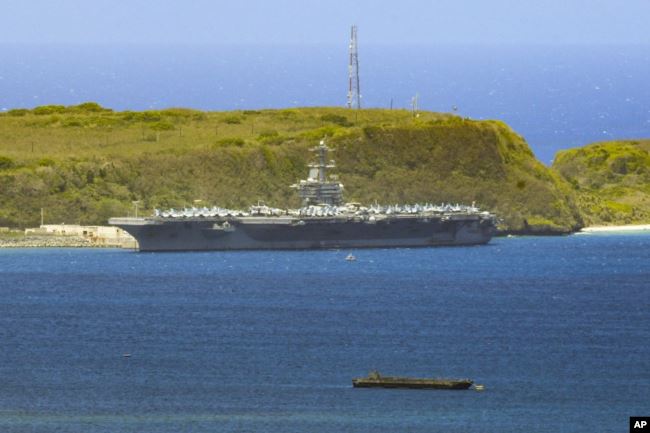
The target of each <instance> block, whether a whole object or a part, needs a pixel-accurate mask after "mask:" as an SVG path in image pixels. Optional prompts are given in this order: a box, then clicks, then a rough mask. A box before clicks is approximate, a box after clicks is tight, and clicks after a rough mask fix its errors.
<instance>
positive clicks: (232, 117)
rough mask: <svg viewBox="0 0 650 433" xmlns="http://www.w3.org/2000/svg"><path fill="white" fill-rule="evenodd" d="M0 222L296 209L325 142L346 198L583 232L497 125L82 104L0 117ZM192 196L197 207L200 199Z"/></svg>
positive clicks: (444, 118)
mask: <svg viewBox="0 0 650 433" xmlns="http://www.w3.org/2000/svg"><path fill="white" fill-rule="evenodd" d="M0 137H1V138H0V199H1V203H0V225H7V226H17V227H24V226H33V225H37V224H38V221H39V220H40V209H41V208H45V213H46V220H47V221H54V222H62V221H66V222H75V223H76V222H80V223H83V224H103V223H105V222H106V220H107V219H108V218H109V217H111V216H120V215H126V214H127V213H129V212H131V211H132V208H133V205H132V204H131V203H132V201H135V200H138V201H140V209H141V214H146V213H147V212H151V211H152V210H153V208H155V207H157V208H166V207H183V206H191V205H193V204H194V203H202V204H206V205H207V204H219V205H222V206H227V207H247V206H248V205H250V204H252V203H255V202H257V201H258V200H262V201H265V202H267V203H269V204H273V205H275V206H280V207H283V206H287V207H288V206H298V205H299V202H298V198H297V195H296V194H295V191H293V190H291V189H290V188H289V187H288V186H289V185H291V184H292V183H295V181H296V180H297V179H300V178H303V177H305V174H306V164H307V163H308V161H309V159H310V158H311V155H310V152H308V149H309V148H310V147H312V146H313V145H314V143H315V142H317V141H318V140H320V139H322V138H323V137H326V138H327V140H328V144H329V145H330V146H331V147H333V148H334V149H335V150H336V152H335V153H334V156H333V157H334V158H335V159H336V162H337V165H338V169H337V170H338V171H337V174H338V175H339V176H340V179H341V181H342V182H343V183H344V184H345V197H346V199H347V200H348V201H359V202H365V203H370V202H374V201H377V202H380V203H398V202H399V203H408V202H411V203H412V202H432V203H439V202H452V203H456V202H459V203H461V202H463V203H468V204H469V203H471V202H476V204H477V205H479V206H481V207H482V208H484V209H487V210H490V211H493V212H495V213H497V214H498V215H499V217H500V218H501V219H502V220H503V228H504V229H506V230H509V231H513V232H533V233H534V232H539V233H566V232H570V231H572V230H575V229H577V228H579V227H580V226H582V224H583V221H582V217H581V214H580V211H579V209H578V207H577V206H576V204H575V198H574V194H575V191H574V189H573V188H572V187H571V184H570V183H569V182H568V181H567V180H565V179H564V178H563V177H562V176H560V175H558V174H557V173H556V172H555V171H553V170H551V169H550V168H548V167H546V166H544V165H543V164H541V163H540V162H539V161H537V160H536V159H535V157H534V155H533V153H532V151H531V150H530V148H529V147H528V145H527V144H526V142H525V140H524V139H523V138H522V137H521V136H519V135H517V134H516V133H515V132H514V131H512V130H511V129H510V128H509V127H508V126H507V125H506V124H504V123H503V122H500V121H496V120H485V121H478V120H471V119H466V118H461V117H458V116H454V115H451V114H441V113H432V112H420V113H418V116H417V117H414V116H413V115H412V113H411V112H409V111H405V110H379V109H364V110H358V111H356V110H355V111H351V110H347V109H344V108H321V107H314V108H294V109H281V110H245V111H230V112H202V111H198V110H190V109H180V108H172V109H167V110H157V111H144V112H130V111H126V112H114V111H112V110H108V109H105V108H103V107H100V106H99V105H97V104H94V103H86V104H81V105H78V106H72V107H64V106H44V107H37V108H35V109H33V110H20V109H19V110H10V111H8V112H6V113H3V114H1V115H0ZM199 200H200V202H199Z"/></svg>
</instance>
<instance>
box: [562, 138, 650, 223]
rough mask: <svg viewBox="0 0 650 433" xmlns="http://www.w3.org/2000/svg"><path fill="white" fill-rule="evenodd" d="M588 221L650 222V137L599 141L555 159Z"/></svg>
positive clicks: (565, 152)
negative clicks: (647, 138) (646, 138)
mask: <svg viewBox="0 0 650 433" xmlns="http://www.w3.org/2000/svg"><path fill="white" fill-rule="evenodd" d="M553 169H555V170H556V171H558V172H559V173H560V174H561V175H562V176H563V177H564V178H565V179H566V180H568V181H569V182H570V183H571V185H572V186H573V187H574V188H575V190H576V203H577V205H578V207H579V208H580V211H581V212H582V214H583V215H584V219H585V221H586V222H587V223H588V224H605V225H607V224H634V223H646V224H647V223H650V140H629V141H611V142H603V143H595V144H591V145H588V146H585V147H581V148H578V149H570V150H566V151H562V152H559V153H558V154H557V156H556V157H555V161H554V162H553Z"/></svg>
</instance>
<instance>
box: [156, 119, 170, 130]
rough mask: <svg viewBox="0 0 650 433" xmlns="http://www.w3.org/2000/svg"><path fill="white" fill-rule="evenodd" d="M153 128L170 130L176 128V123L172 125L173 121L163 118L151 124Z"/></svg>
mask: <svg viewBox="0 0 650 433" xmlns="http://www.w3.org/2000/svg"><path fill="white" fill-rule="evenodd" d="M151 129H153V130H154V131H170V130H172V129H174V125H172V123H171V122H168V121H166V120H161V121H159V122H156V123H152V124H151Z"/></svg>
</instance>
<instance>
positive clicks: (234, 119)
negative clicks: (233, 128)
mask: <svg viewBox="0 0 650 433" xmlns="http://www.w3.org/2000/svg"><path fill="white" fill-rule="evenodd" d="M223 122H224V123H227V124H229V125H238V124H240V123H241V117H239V116H227V117H225V118H224V119H223Z"/></svg>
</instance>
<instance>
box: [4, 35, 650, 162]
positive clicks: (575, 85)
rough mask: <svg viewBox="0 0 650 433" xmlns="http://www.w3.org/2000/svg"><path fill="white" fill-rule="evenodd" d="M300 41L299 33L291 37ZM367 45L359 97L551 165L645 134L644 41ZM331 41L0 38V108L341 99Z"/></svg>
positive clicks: (649, 113) (647, 67)
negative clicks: (504, 139)
mask: <svg viewBox="0 0 650 433" xmlns="http://www.w3.org/2000/svg"><path fill="white" fill-rule="evenodd" d="M297 42H298V43H299V42H300V41H297ZM424 42H425V44H424V45H419V46H396V45H395V46H380V45H366V44H364V43H363V40H360V46H359V62H360V66H359V69H360V77H361V95H362V105H363V106H364V107H379V108H390V107H391V105H392V106H393V108H409V109H410V107H411V99H412V97H413V96H415V95H416V94H418V96H419V106H420V108H421V109H425V110H432V111H441V112H452V111H453V107H456V108H457V113H458V114H460V115H462V116H469V117H472V118H476V119H501V120H504V121H505V122H507V123H508V124H509V125H511V126H512V127H513V128H514V129H515V130H516V131H517V132H518V133H519V134H521V135H523V136H524V138H526V140H527V141H528V142H529V144H530V145H531V147H532V149H533V151H534V152H535V154H536V155H537V157H538V158H539V159H540V160H541V161H542V162H544V163H546V164H549V163H550V162H551V161H552V159H553V157H554V155H555V153H556V152H557V151H558V150H560V149H567V148H571V147H576V146H583V145H585V144H588V143H592V142H594V141H602V140H612V139H624V138H644V137H645V138H647V137H650V86H649V85H648V76H650V46H644V45H593V46H589V45H547V46H544V45H501V46H498V45H497V46H490V45H486V46H482V45H476V46H462V45H457V46H454V45H435V44H431V43H430V42H427V41H424ZM347 49H348V48H347V41H346V40H342V41H341V44H340V45H337V46H329V45H325V46H323V45H315V46H312V45H295V46H248V45H242V46H232V45H224V46H218V45H214V46H210V45H205V46H196V45H190V46H181V45H174V46H165V45H159V46H156V45H150V46H147V45H140V46H137V45H122V46H119V45H106V46H101V45H100V46H98V45H87V46H84V45H68V46H65V45H0V110H3V109H4V110H6V109H11V108H18V107H27V108H31V107H34V106H37V105H45V104H65V105H70V104H78V103H81V102H85V101H97V102H99V103H101V104H102V105H104V106H107V107H110V108H114V109H117V110H125V109H130V110H142V109H159V108H166V107H174V106H181V107H190V108H197V109H202V110H238V109H256V108H284V107H296V106H298V107H302V106H344V105H345V103H346V96H347V90H348V65H347V61H348V52H347Z"/></svg>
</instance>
